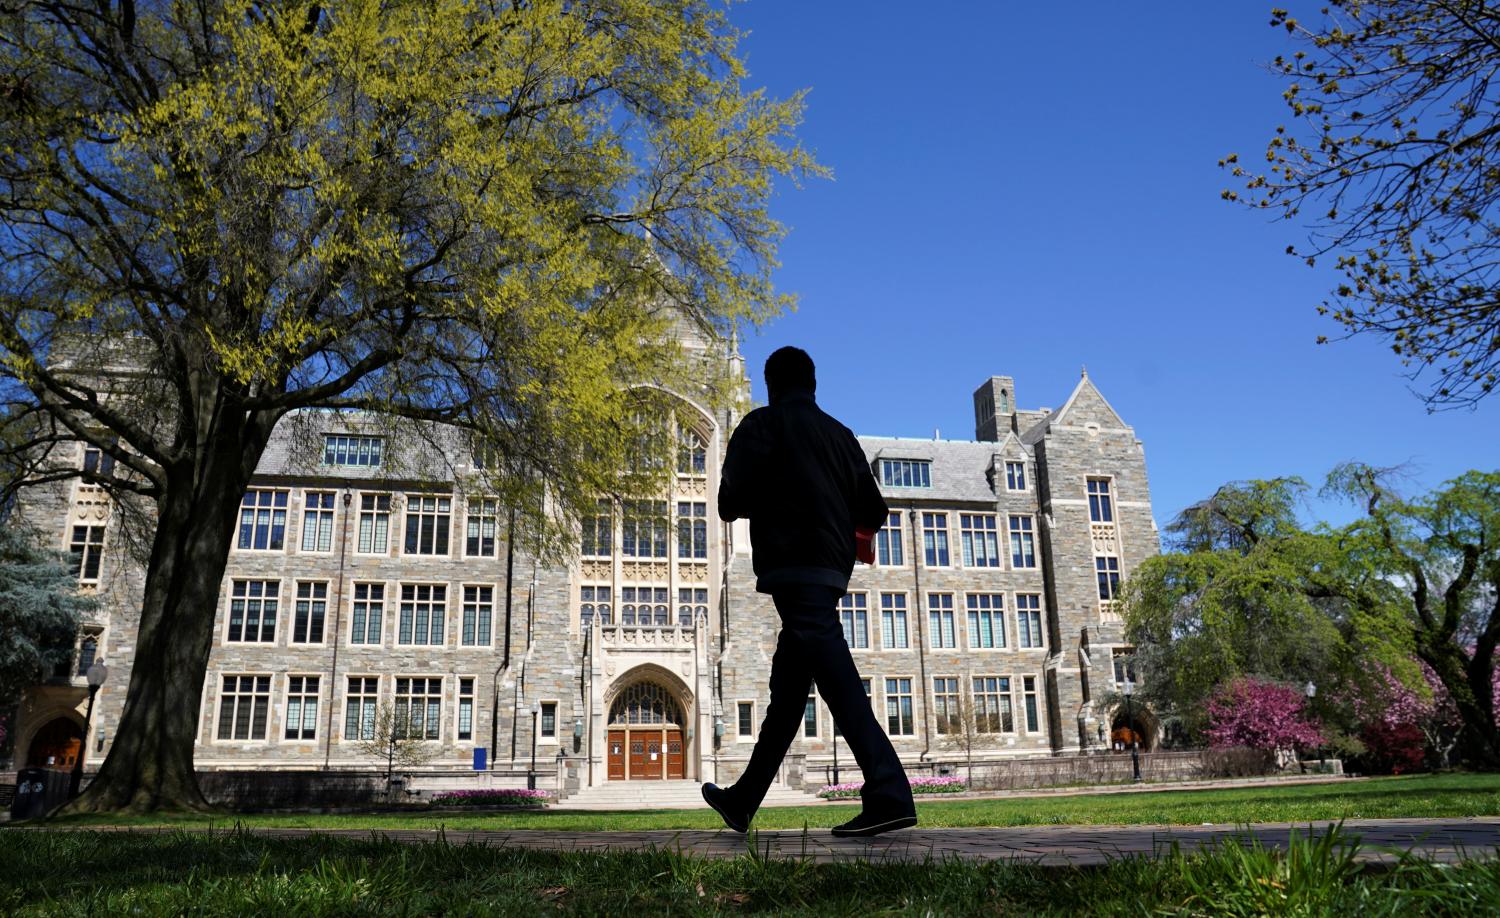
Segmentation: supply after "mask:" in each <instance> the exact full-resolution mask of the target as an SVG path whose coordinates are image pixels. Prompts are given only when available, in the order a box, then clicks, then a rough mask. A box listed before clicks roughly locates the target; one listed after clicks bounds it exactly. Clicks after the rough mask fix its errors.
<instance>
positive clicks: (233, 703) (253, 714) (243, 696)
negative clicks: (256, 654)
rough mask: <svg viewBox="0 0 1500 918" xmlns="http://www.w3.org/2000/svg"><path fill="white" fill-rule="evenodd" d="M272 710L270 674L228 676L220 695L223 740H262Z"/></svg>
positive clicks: (220, 725)
mask: <svg viewBox="0 0 1500 918" xmlns="http://www.w3.org/2000/svg"><path fill="white" fill-rule="evenodd" d="M270 709H271V677H270V676H225V677H224V682H223V689H222V691H221V692H220V695H219V729H218V733H217V737H218V738H219V739H221V740H263V739H265V738H266V722H267V720H268V718H269V714H270Z"/></svg>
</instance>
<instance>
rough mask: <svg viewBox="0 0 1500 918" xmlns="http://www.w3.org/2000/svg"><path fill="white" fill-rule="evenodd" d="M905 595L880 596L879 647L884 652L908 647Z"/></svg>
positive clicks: (887, 594) (883, 594)
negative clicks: (882, 648) (884, 650)
mask: <svg viewBox="0 0 1500 918" xmlns="http://www.w3.org/2000/svg"><path fill="white" fill-rule="evenodd" d="M906 624H907V623H906V594H905V593H881V594H880V645H881V646H882V647H884V648H885V649H886V650H900V649H905V648H907V647H909V646H910V644H911V641H910V637H909V635H908V633H907V627H906Z"/></svg>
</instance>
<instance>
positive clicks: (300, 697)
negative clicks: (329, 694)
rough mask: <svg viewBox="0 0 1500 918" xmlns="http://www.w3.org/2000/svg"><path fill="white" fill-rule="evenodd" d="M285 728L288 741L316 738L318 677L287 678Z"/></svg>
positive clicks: (284, 731)
mask: <svg viewBox="0 0 1500 918" xmlns="http://www.w3.org/2000/svg"><path fill="white" fill-rule="evenodd" d="M286 682H287V685H286V726H285V729H284V730H283V734H284V735H285V737H286V738H287V739H289V740H311V739H317V736H318V677H317V676H288V677H287V680H286Z"/></svg>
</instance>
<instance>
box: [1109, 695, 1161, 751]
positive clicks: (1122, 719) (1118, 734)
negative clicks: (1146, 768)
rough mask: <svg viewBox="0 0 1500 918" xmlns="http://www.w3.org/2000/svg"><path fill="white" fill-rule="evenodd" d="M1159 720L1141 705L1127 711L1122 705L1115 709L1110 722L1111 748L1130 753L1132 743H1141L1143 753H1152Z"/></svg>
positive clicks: (1131, 707)
mask: <svg viewBox="0 0 1500 918" xmlns="http://www.w3.org/2000/svg"><path fill="white" fill-rule="evenodd" d="M1156 729H1157V720H1156V716H1155V715H1153V714H1152V713H1151V712H1150V710H1148V709H1147V708H1145V707H1144V706H1142V705H1139V704H1133V705H1131V706H1130V710H1129V711H1126V709H1125V706H1124V705H1121V706H1120V707H1118V708H1116V709H1115V717H1114V720H1112V721H1111V722H1110V728H1109V748H1110V749H1112V750H1114V751H1116V752H1129V751H1130V744H1131V742H1137V743H1140V751H1141V752H1150V751H1151V748H1152V746H1154V745H1155V741H1156Z"/></svg>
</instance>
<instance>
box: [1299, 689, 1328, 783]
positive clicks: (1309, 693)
mask: <svg viewBox="0 0 1500 918" xmlns="http://www.w3.org/2000/svg"><path fill="white" fill-rule="evenodd" d="M1302 694H1304V695H1306V696H1307V707H1309V708H1310V707H1312V703H1313V699H1314V698H1316V697H1318V686H1317V684H1316V683H1314V682H1313V681H1312V680H1311V679H1309V680H1307V684H1306V685H1304V686H1302ZM1316 751H1317V750H1314V752H1316ZM1322 763H1323V760H1322V757H1321V756H1319V758H1318V765H1319V768H1320V769H1321V768H1322Z"/></svg>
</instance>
